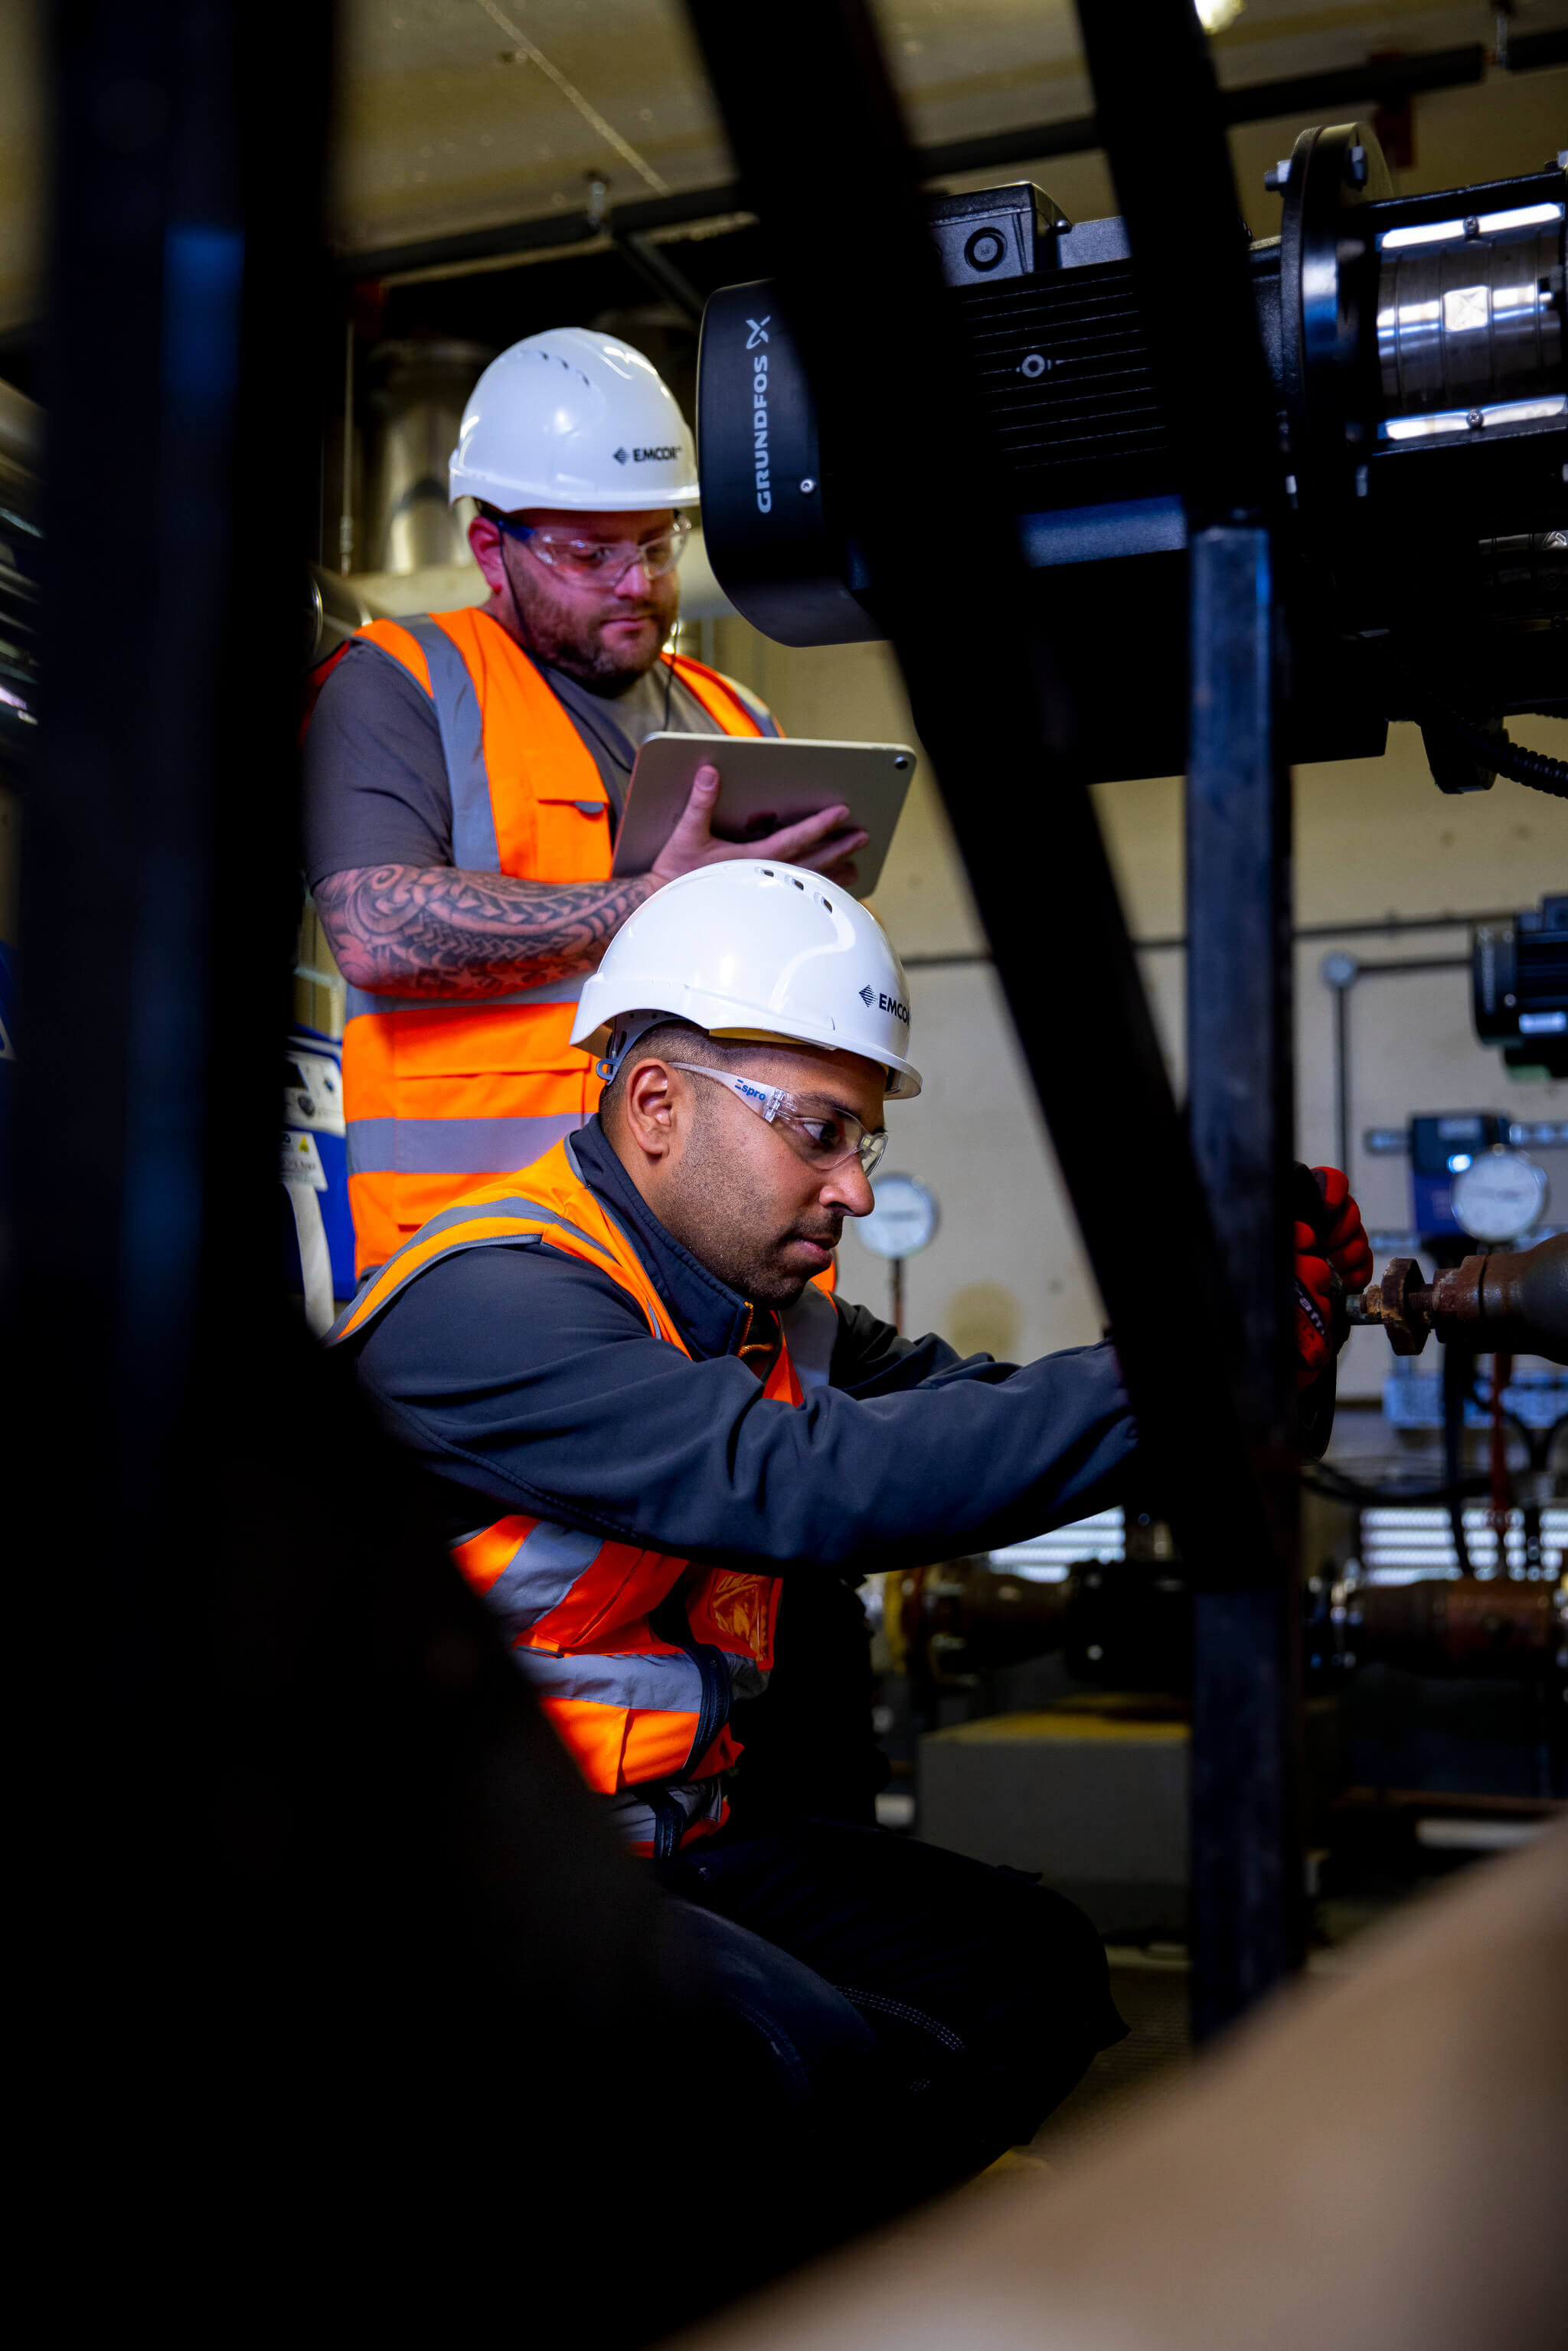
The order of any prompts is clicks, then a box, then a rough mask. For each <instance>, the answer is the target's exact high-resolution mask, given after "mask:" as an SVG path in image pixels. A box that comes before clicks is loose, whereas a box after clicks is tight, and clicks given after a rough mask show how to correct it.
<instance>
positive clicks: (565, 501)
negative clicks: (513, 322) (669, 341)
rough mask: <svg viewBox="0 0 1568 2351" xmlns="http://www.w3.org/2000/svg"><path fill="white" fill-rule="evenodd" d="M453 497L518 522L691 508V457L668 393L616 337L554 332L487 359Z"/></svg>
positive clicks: (456, 466) (453, 476) (457, 455)
mask: <svg viewBox="0 0 1568 2351" xmlns="http://www.w3.org/2000/svg"><path fill="white" fill-rule="evenodd" d="M447 484H448V496H449V499H450V501H451V502H452V503H453V504H454V505H455V503H456V501H457V500H458V499H459V498H464V497H471V498H478V499H480V500H482V501H483V503H484V504H485V505H486V506H492V507H499V508H500V510H501V512H502V513H503V514H517V513H518V512H519V511H521V510H523V509H525V508H527V507H567V508H575V509H576V511H577V512H579V513H580V514H625V513H637V514H643V513H649V512H653V511H655V510H656V509H657V508H658V507H691V506H695V504H696V503H697V497H698V490H697V460H696V449H695V444H694V443H693V440H692V436H691V433H690V430H689V428H688V426H687V424H686V421H685V417H684V416H683V415H682V414H681V412H680V409H679V407H678V406H677V405H676V402H675V397H674V393H673V392H671V391H670V389H669V387H668V385H667V384H666V383H665V382H664V379H663V378H662V377H661V376H660V374H659V373H658V371H657V370H656V369H655V368H654V367H653V363H652V361H651V360H645V359H644V358H643V354H642V352H641V351H635V350H632V346H631V344H630V343H623V342H622V341H621V340H619V338H618V337H616V336H614V335H597V334H592V333H591V332H590V331H589V329H587V328H586V327H559V328H556V329H552V330H551V331H550V332H549V334H545V335H529V336H528V337H527V338H526V339H525V340H523V341H522V342H520V343H513V344H512V345H511V347H510V349H509V350H504V351H503V352H502V353H501V355H500V357H499V359H496V360H491V362H490V364H489V366H488V367H487V368H486V370H485V372H484V374H483V375H482V376H481V377H480V379H479V381H478V382H477V383H476V385H475V387H474V389H473V391H472V392H470V393H469V395H468V405H467V407H466V408H465V410H464V412H463V425H462V430H461V432H460V434H459V435H458V441H457V446H456V448H455V449H454V451H453V452H452V458H451V463H450V465H449V467H448V472H447Z"/></svg>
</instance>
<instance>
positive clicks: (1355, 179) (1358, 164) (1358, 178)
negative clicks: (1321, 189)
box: [1344, 147, 1366, 188]
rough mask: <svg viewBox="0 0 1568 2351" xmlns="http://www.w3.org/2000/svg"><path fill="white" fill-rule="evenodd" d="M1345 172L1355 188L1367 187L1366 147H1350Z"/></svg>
mask: <svg viewBox="0 0 1568 2351" xmlns="http://www.w3.org/2000/svg"><path fill="white" fill-rule="evenodd" d="M1344 172H1345V177H1346V179H1347V180H1348V181H1349V182H1350V184H1351V186H1352V187H1353V188H1364V187H1365V185H1366V150H1365V148H1364V147H1352V148H1351V149H1350V151H1349V152H1348V153H1347V154H1346V156H1345V159H1344Z"/></svg>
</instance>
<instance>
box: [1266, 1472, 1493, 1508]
mask: <svg viewBox="0 0 1568 2351" xmlns="http://www.w3.org/2000/svg"><path fill="white" fill-rule="evenodd" d="M1301 1483H1302V1485H1303V1486H1306V1487H1309V1488H1310V1489H1311V1490H1312V1492H1313V1493H1314V1494H1322V1496H1323V1497H1324V1498H1325V1499H1327V1500H1329V1501H1331V1502H1354V1503H1355V1504H1356V1505H1357V1506H1358V1507H1359V1508H1361V1509H1363V1510H1377V1509H1391V1510H1398V1509H1399V1508H1401V1507H1402V1506H1405V1505H1408V1507H1409V1508H1411V1509H1412V1510H1437V1509H1440V1508H1442V1507H1444V1506H1445V1505H1448V1504H1452V1503H1456V1502H1463V1501H1467V1500H1470V1499H1474V1497H1475V1496H1477V1495H1478V1494H1485V1493H1488V1492H1490V1479H1488V1478H1486V1477H1485V1476H1483V1475H1479V1474H1478V1475H1474V1476H1471V1477H1468V1478H1461V1479H1458V1482H1457V1483H1456V1484H1454V1485H1451V1486H1364V1485H1362V1484H1361V1483H1360V1481H1359V1479H1354V1478H1347V1477H1345V1476H1344V1474H1343V1471H1341V1470H1337V1469H1334V1468H1331V1467H1330V1465H1329V1464H1328V1463H1326V1462H1314V1463H1313V1464H1312V1468H1311V1469H1307V1468H1303V1469H1302V1471H1301Z"/></svg>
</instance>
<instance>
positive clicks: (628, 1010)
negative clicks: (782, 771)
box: [571, 857, 920, 1096]
mask: <svg viewBox="0 0 1568 2351" xmlns="http://www.w3.org/2000/svg"><path fill="white" fill-rule="evenodd" d="M660 1013H663V1014H665V1015H669V1014H674V1015H675V1016H676V1018H678V1019H682V1020H689V1021H691V1022H692V1024H693V1026H694V1027H695V1028H698V1029H706V1030H707V1032H708V1034H709V1036H710V1037H719V1038H729V1039H731V1040H735V1041H737V1042H739V1041H741V1040H756V1041H757V1042H758V1043H765V1042H768V1041H770V1040H773V1039H776V1038H782V1039H787V1040H789V1041H791V1042H793V1043H796V1044H802V1045H826V1046H828V1047H829V1048H831V1050H833V1051H835V1052H840V1053H860V1054H862V1055H863V1056H864V1058H865V1059H866V1060H867V1061H880V1062H881V1063H882V1065H883V1068H884V1069H885V1070H886V1071H887V1076H888V1084H887V1092H888V1093H889V1095H890V1096H893V1095H905V1096H906V1095H909V1094H917V1093H918V1092H920V1072H919V1071H918V1070H917V1069H915V1066H914V1064H913V1063H912V1062H911V1061H910V1060H909V1058H908V1045H909V987H908V983H907V982H906V980H905V979H904V967H903V965H902V964H901V963H900V962H899V960H898V957H897V956H896V955H895V954H894V951H893V942H892V940H891V939H890V938H889V937H888V935H887V933H886V932H885V931H884V930H883V927H882V925H881V924H880V923H879V922H878V921H877V919H876V916H875V915H874V914H873V913H872V912H871V910H870V908H869V907H866V906H862V904H861V903H860V900H859V899H858V898H852V897H851V895H850V893H849V892H848V891H847V890H841V889H840V888H839V886H838V884H837V883H836V882H828V881H824V879H823V878H822V876H821V874H820V873H808V872H805V871H804V870H803V869H802V868H801V867H800V866H795V865H779V864H776V863H774V862H772V861H771V860H766V861H765V860H764V859H762V858H759V857H745V858H735V859H733V860H731V861H729V862H726V863H725V864H722V865H704V866H699V867H698V868H697V870H696V871H695V872H692V873H683V874H682V875H681V876H680V878H679V880H678V881H674V882H669V883H665V885H664V888H663V889H662V890H659V891H657V892H655V893H654V895H653V897H652V898H648V899H645V900H644V901H643V904H642V905H640V906H639V907H638V909H637V911H636V913H635V914H633V915H632V917H631V919H630V921H628V922H626V923H624V924H622V927H621V928H620V930H618V931H617V932H616V934H615V936H614V937H613V938H612V940H611V942H610V945H609V946H608V947H607V948H606V949H605V951H604V960H603V962H602V963H601V965H600V967H599V969H598V970H597V971H596V972H592V973H591V974H590V976H589V977H588V978H587V979H585V980H584V981H583V983H582V998H581V1002H580V1005H579V1007H578V1014H577V1019H576V1021H575V1022H574V1024H573V1027H572V1031H571V1041H572V1043H573V1044H574V1045H586V1044H590V1043H592V1042H593V1041H594V1040H596V1039H597V1038H598V1037H599V1036H600V1035H601V1034H602V1035H604V1036H605V1038H606V1039H608V1038H610V1036H611V1035H612V1033H613V1034H614V1035H615V1036H616V1038H617V1040H618V1041H619V1040H624V1038H625V1037H626V1035H627V1034H628V1032H630V1033H631V1034H632V1035H633V1036H634V1035H635V1034H636V1033H637V1030H638V1028H639V1027H643V1028H646V1027H651V1026H652V1025H653V1024H652V1019H651V1017H650V1016H653V1015H656V1014H660Z"/></svg>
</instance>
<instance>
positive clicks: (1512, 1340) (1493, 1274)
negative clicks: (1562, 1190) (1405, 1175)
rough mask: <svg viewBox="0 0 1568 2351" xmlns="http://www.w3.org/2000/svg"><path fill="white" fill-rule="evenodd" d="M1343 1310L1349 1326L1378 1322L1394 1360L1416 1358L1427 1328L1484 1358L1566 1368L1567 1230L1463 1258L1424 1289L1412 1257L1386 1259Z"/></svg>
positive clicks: (1567, 1320)
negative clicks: (1507, 1357) (1514, 1357)
mask: <svg viewBox="0 0 1568 2351" xmlns="http://www.w3.org/2000/svg"><path fill="white" fill-rule="evenodd" d="M1345 1307H1346V1312H1347V1315H1348V1319H1349V1320H1350V1322H1353V1323H1363V1322H1380V1323H1381V1324H1382V1326H1383V1328H1384V1330H1385V1331H1386V1332H1387V1333H1388V1343H1389V1345H1390V1346H1391V1347H1392V1348H1393V1350H1394V1352H1395V1353H1396V1355H1418V1354H1419V1353H1421V1350H1422V1348H1423V1347H1424V1346H1425V1345H1426V1343H1427V1334H1428V1333H1429V1332H1434V1331H1435V1332H1437V1337H1438V1338H1439V1339H1440V1340H1443V1341H1445V1342H1447V1341H1448V1340H1450V1339H1458V1340H1463V1341H1466V1342H1468V1343H1469V1345H1470V1346H1472V1347H1474V1348H1477V1349H1479V1350H1481V1351H1483V1352H1486V1353H1497V1352H1498V1351H1501V1352H1503V1353H1510V1354H1531V1355H1544V1356H1545V1357H1546V1358H1547V1361H1548V1362H1549V1363H1553V1364H1568V1232H1564V1233H1553V1235H1552V1238H1551V1239H1550V1240H1544V1241H1537V1243H1536V1244H1535V1247H1534V1248H1533V1249H1508V1250H1503V1249H1498V1250H1494V1251H1493V1252H1492V1254H1491V1255H1490V1257H1468V1258H1466V1259H1464V1261H1463V1262H1462V1264H1459V1265H1457V1266H1450V1267H1448V1268H1447V1269H1446V1270H1444V1271H1442V1272H1440V1273H1438V1274H1437V1276H1436V1277H1435V1278H1434V1280H1432V1282H1431V1283H1430V1285H1429V1286H1428V1285H1427V1284H1426V1283H1425V1281H1424V1280H1423V1277H1422V1273H1421V1269H1420V1267H1419V1265H1418V1264H1417V1263H1416V1259H1414V1258H1413V1257H1396V1258H1391V1259H1389V1261H1388V1264H1387V1266H1386V1268H1385V1270H1384V1274H1383V1278H1382V1280H1380V1281H1375V1282H1370V1283H1369V1284H1368V1285H1367V1287H1366V1288H1365V1289H1364V1290H1358V1291H1356V1292H1354V1294H1352V1295H1351V1296H1350V1297H1348V1298H1347V1299H1346V1301H1345Z"/></svg>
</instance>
